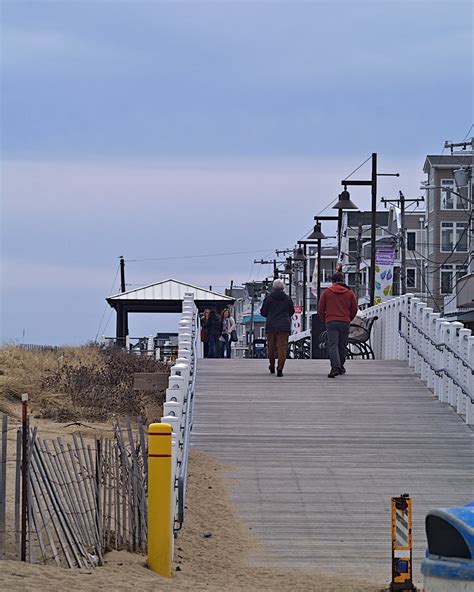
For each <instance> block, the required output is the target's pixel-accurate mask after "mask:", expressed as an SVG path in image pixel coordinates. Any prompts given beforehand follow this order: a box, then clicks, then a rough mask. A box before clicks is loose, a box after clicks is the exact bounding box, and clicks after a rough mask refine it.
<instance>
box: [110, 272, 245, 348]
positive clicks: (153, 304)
mask: <svg viewBox="0 0 474 592" xmlns="http://www.w3.org/2000/svg"><path fill="white" fill-rule="evenodd" d="M189 293H192V294H194V302H195V304H196V306H197V307H198V309H199V310H200V311H202V310H204V309H205V308H215V309H217V310H218V311H220V310H222V309H224V308H225V307H226V306H229V305H231V304H234V302H235V299H234V298H231V297H230V296H225V295H224V294H219V293H218V292H213V291H211V290H205V289H204V288H198V287H197V286H193V285H192V284H186V283H184V282H180V281H178V280H173V279H169V280H163V281H161V282H157V283H155V284H150V285H148V286H143V287H141V288H136V289H135V290H128V291H127V292H121V293H119V294H115V295H114V296H110V297H109V298H107V302H108V303H109V305H110V306H111V307H112V308H114V309H115V311H116V313H117V324H116V338H117V341H118V342H119V343H120V342H122V341H125V338H126V336H127V335H128V313H134V312H147V313H149V312H161V313H163V312H174V313H179V312H181V311H182V305H183V297H184V294H189Z"/></svg>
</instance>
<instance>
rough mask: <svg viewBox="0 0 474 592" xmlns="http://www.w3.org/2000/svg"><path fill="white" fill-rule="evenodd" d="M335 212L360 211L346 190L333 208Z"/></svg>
mask: <svg viewBox="0 0 474 592" xmlns="http://www.w3.org/2000/svg"><path fill="white" fill-rule="evenodd" d="M332 207H333V209H334V210H358V209H359V208H358V207H357V206H356V205H355V203H354V202H352V201H351V195H350V193H349V192H348V191H347V189H344V191H343V192H342V193H340V194H339V200H338V202H337V203H335V204H334V205H333V206H332Z"/></svg>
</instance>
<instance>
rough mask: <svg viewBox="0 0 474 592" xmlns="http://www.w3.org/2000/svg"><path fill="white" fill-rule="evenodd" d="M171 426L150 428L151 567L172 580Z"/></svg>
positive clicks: (149, 558)
mask: <svg viewBox="0 0 474 592" xmlns="http://www.w3.org/2000/svg"><path fill="white" fill-rule="evenodd" d="M171 477H172V467H171V426H170V425H169V424H167V423H152V424H150V426H149V428H148V567H149V568H150V569H151V570H153V571H155V572H156V573H159V574H160V575H162V576H165V577H167V578H170V577H171V562H172V559H173V558H172V542H173V541H172V539H173V522H172V511H171V498H172V496H171V494H172V485H173V484H172V479H171Z"/></svg>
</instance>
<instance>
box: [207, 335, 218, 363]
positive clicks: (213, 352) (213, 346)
mask: <svg viewBox="0 0 474 592" xmlns="http://www.w3.org/2000/svg"><path fill="white" fill-rule="evenodd" d="M208 343H209V351H208V354H209V355H208V357H209V358H220V357H221V355H220V353H221V352H220V347H219V336H218V335H213V334H212V333H209V341H208Z"/></svg>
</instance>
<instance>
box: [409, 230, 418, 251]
mask: <svg viewBox="0 0 474 592" xmlns="http://www.w3.org/2000/svg"><path fill="white" fill-rule="evenodd" d="M415 244H416V232H407V250H408V251H414V250H415Z"/></svg>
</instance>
